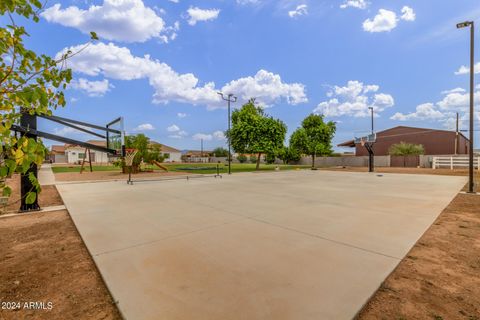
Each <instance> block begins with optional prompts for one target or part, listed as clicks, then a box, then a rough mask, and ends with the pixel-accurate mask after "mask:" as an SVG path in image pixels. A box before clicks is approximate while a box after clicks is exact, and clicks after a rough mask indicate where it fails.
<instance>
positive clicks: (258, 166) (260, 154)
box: [255, 152, 262, 170]
mask: <svg viewBox="0 0 480 320" xmlns="http://www.w3.org/2000/svg"><path fill="white" fill-rule="evenodd" d="M261 156H262V153H261V152H259V153H258V158H257V167H256V168H255V170H258V168H260V157H261Z"/></svg>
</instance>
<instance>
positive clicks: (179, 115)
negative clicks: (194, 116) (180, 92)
mask: <svg viewBox="0 0 480 320" xmlns="http://www.w3.org/2000/svg"><path fill="white" fill-rule="evenodd" d="M187 116H188V115H187V114H186V113H183V112H179V113H177V117H179V118H180V119H183V118H185V117H187Z"/></svg>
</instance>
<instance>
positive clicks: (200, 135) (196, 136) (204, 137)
mask: <svg viewBox="0 0 480 320" xmlns="http://www.w3.org/2000/svg"><path fill="white" fill-rule="evenodd" d="M192 138H193V140H204V141H211V140H212V139H213V136H212V135H211V134H206V133H196V134H194V135H193V136H192Z"/></svg>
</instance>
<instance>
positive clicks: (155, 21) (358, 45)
mask: <svg viewBox="0 0 480 320" xmlns="http://www.w3.org/2000/svg"><path fill="white" fill-rule="evenodd" d="M46 8H47V9H46V10H45V11H44V12H43V13H42V19H41V21H40V23H38V24H34V23H27V28H28V30H29V32H30V34H31V37H30V39H28V41H27V42H28V44H29V45H30V47H32V48H33V49H35V50H37V51H39V52H43V53H46V54H49V55H51V56H55V55H58V54H59V53H61V52H64V51H65V50H66V48H70V49H71V50H72V51H74V52H75V51H78V50H80V49H81V48H83V47H84V46H85V44H86V43H87V42H88V40H89V36H88V31H96V32H97V33H98V35H99V37H100V41H97V42H95V43H93V44H90V45H89V46H88V47H87V48H85V49H84V50H83V51H82V52H81V53H79V54H78V55H76V56H75V57H73V58H71V59H69V61H68V66H69V67H71V68H72V69H73V71H74V79H75V80H74V82H73V83H72V85H71V86H70V88H69V89H68V90H67V91H66V95H67V97H68V104H67V106H66V107H65V108H64V109H61V110H57V111H56V112H55V113H56V114H57V115H60V116H66V117H71V118H75V119H79V120H85V121H90V122H94V123H98V124H102V123H106V122H108V121H109V120H111V119H114V118H116V117H117V116H123V117H124V118H125V121H126V130H127V131H128V133H139V132H143V133H145V134H147V135H148V136H150V137H151V138H152V139H153V140H156V141H159V142H161V143H164V144H167V145H170V146H173V147H176V148H179V149H192V148H193V149H198V148H199V147H200V141H199V139H202V138H203V140H204V145H205V148H208V149H211V148H214V147H216V146H224V145H225V140H224V137H223V134H222V131H224V130H225V129H226V127H227V113H226V109H225V104H224V103H223V101H221V100H220V99H219V98H218V96H217V95H216V92H217V91H219V90H222V91H225V92H226V93H230V92H232V93H234V94H236V95H237V96H238V97H239V103H236V104H235V105H234V106H235V107H239V106H241V103H242V102H244V101H245V100H246V99H248V98H250V97H255V98H257V101H259V102H260V103H262V104H263V105H264V106H265V108H266V111H267V113H268V114H270V115H272V116H274V117H277V118H280V119H281V120H283V121H284V122H285V123H286V124H287V126H288V134H289V135H290V134H291V132H293V131H294V130H295V129H296V128H297V127H298V126H299V124H300V122H301V120H302V119H303V118H304V117H305V116H307V115H308V114H309V113H311V112H316V113H320V114H325V116H326V118H327V120H333V121H337V123H338V131H337V135H336V137H335V140H334V143H335V144H337V143H339V142H342V141H344V140H348V139H352V138H353V136H354V135H359V134H362V133H365V132H368V130H369V128H370V118H369V114H368V107H374V109H375V110H376V118H375V123H376V129H377V130H381V129H386V128H389V127H392V126H396V125H411V126H419V127H429V128H441V129H452V128H454V122H453V121H454V118H455V112H459V113H460V117H461V119H463V120H464V121H462V124H461V127H462V129H467V127H468V122H467V121H465V120H466V119H468V114H467V107H468V72H467V71H466V70H465V68H462V66H465V65H467V64H468V62H469V47H468V43H469V42H468V41H469V32H468V31H467V30H466V29H464V30H457V29H456V28H455V24H456V23H457V22H461V21H464V20H475V21H476V22H477V25H480V21H479V19H478V18H479V17H480V7H479V6H478V1H474V0H457V1H438V0H422V1H411V0H410V1H408V0H405V1H376V0H371V1H362V0H338V1H336V0H335V1H332V0H330V1H321V0H315V1H313V0H302V1H297V0H290V1H286V0H277V1H273V0H210V1H187V0H176V1H174V0H157V1H151V0H144V1H142V0H105V1H104V0H96V1H88V0H86V1H83V0H72V1H58V2H55V1H52V0H51V1H49V2H48V4H47V7H46ZM24 23H26V22H24ZM477 34H480V31H478V28H477ZM477 39H478V38H477ZM475 61H476V62H479V61H480V60H479V59H476V60H475ZM477 70H478V71H477V72H480V64H478V68H477ZM476 91H477V92H478V93H479V95H478V97H479V98H480V87H478V88H477V90H476ZM479 98H477V102H478V101H480V99H479ZM477 105H478V104H477ZM476 121H477V123H476V128H477V129H479V127H480V113H477V114H476ZM41 125H42V126H43V129H46V130H49V131H53V132H57V133H59V134H64V135H67V136H69V137H72V138H78V139H86V138H88V137H85V136H84V135H82V134H80V133H78V132H72V131H71V130H66V129H65V128H62V127H61V126H58V125H57V126H56V125H50V124H47V123H44V122H42V123H41ZM476 137H477V140H478V138H479V137H478V134H477V135H476ZM477 145H478V144H477Z"/></svg>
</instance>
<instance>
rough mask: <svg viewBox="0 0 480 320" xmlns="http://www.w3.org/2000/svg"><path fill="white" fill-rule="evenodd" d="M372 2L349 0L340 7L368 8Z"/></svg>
mask: <svg viewBox="0 0 480 320" xmlns="http://www.w3.org/2000/svg"><path fill="white" fill-rule="evenodd" d="M369 4H370V3H369V2H367V1H365V0H347V1H345V2H344V3H342V4H341V5H340V8H342V9H346V8H348V7H352V8H357V9H366V8H367V7H368V5H369Z"/></svg>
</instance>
